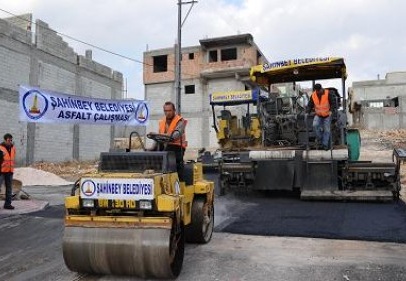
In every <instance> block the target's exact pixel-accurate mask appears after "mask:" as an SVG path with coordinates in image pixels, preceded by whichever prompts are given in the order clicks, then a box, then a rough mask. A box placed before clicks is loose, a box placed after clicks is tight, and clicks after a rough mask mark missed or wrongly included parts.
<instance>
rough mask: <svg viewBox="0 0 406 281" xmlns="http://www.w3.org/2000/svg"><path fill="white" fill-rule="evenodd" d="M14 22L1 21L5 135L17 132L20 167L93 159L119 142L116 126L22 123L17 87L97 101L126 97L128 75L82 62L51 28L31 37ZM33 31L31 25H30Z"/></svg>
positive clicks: (0, 96)
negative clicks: (89, 98)
mask: <svg viewBox="0 0 406 281" xmlns="http://www.w3.org/2000/svg"><path fill="white" fill-rule="evenodd" d="M12 22H13V19H12V18H9V19H7V20H3V19H0V35H1V36H0V108H2V110H0V135H1V136H2V135H3V134H4V133H6V132H10V133H11V134H13V137H14V142H15V144H16V146H17V150H18V154H17V164H18V165H27V164H30V163H33V162H36V161H53V162H59V161H69V160H73V159H77V160H94V159H96V158H98V156H99V154H100V152H101V151H108V150H109V149H110V147H112V146H113V144H114V133H115V129H114V126H97V127H96V126H90V125H73V124H58V125H56V124H55V125H54V124H40V123H27V122H22V121H19V105H18V86H19V85H21V84H24V85H32V86H37V87H40V88H42V89H46V90H51V91H57V92H63V93H67V94H71V95H80V96H87V97H93V98H104V99H110V98H111V99H113V98H114V99H121V98H122V97H123V91H122V90H123V75H122V74H121V73H120V72H118V71H113V70H112V69H111V68H110V67H107V66H103V65H101V64H99V63H97V62H93V61H92V60H91V59H84V57H82V59H80V58H79V57H78V56H77V55H76V53H75V52H74V51H73V49H72V48H71V47H69V46H68V44H67V43H66V42H64V41H63V40H62V38H61V37H60V36H59V35H57V33H56V32H55V31H53V30H49V26H48V25H47V24H46V23H44V22H42V21H39V20H38V21H37V26H36V33H35V38H36V41H35V43H32V42H31V39H32V33H31V31H29V30H24V29H22V28H21V26H23V27H24V25H23V24H22V23H21V22H20V23H19V22H18V20H15V21H14V22H16V24H17V25H13V24H12ZM26 28H27V29H29V28H28V27H26Z"/></svg>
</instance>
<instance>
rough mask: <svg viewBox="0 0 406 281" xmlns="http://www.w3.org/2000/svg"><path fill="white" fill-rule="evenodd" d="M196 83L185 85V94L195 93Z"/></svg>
mask: <svg viewBox="0 0 406 281" xmlns="http://www.w3.org/2000/svg"><path fill="white" fill-rule="evenodd" d="M194 93H195V85H185V94H194Z"/></svg>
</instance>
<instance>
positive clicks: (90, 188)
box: [63, 136, 214, 279]
mask: <svg viewBox="0 0 406 281" xmlns="http://www.w3.org/2000/svg"><path fill="white" fill-rule="evenodd" d="M165 138H167V137H165V136H162V137H161V139H160V140H162V139H165ZM130 144H131V140H130ZM213 200H214V183H213V182H210V181H206V180H204V179H203V172H202V165H201V163H199V162H193V163H186V164H185V168H184V180H183V181H180V180H179V177H178V174H177V171H176V159H175V155H174V153H173V152H169V151H131V149H127V150H126V151H119V152H117V151H115V152H103V153H101V155H100V161H99V165H98V171H97V172H94V173H90V174H86V175H84V176H82V177H81V178H80V179H79V180H78V181H77V182H76V184H75V187H74V189H73V192H72V194H71V196H68V197H66V198H65V209H66V214H65V230H64V235H63V258H64V260H65V264H66V266H67V267H68V268H69V269H70V270H72V271H75V272H79V273H90V274H109V275H110V274H111V275H130V276H138V277H142V278H166V279H173V278H176V277H177V276H178V275H179V274H180V272H181V269H182V264H183V257H184V248H185V242H190V243H202V244H204V243H208V242H209V241H210V239H211V236H212V233H213V224H214V205H213Z"/></svg>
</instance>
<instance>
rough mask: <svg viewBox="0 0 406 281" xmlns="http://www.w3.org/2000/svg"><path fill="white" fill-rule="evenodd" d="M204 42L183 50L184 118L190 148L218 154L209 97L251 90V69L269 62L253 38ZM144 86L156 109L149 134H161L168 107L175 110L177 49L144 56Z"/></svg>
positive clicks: (221, 38)
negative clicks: (168, 103) (169, 104)
mask: <svg viewBox="0 0 406 281" xmlns="http://www.w3.org/2000/svg"><path fill="white" fill-rule="evenodd" d="M199 42H200V45H198V46H193V47H185V48H182V59H181V62H182V74H181V85H182V89H181V105H182V106H181V109H182V112H181V114H182V116H183V117H184V118H185V119H187V120H188V125H187V140H188V145H189V148H201V147H205V148H216V147H217V140H216V133H215V131H214V129H213V127H212V126H213V118H212V113H211V107H210V103H209V97H210V94H211V93H213V92H217V91H238V90H247V89H249V88H250V87H251V86H252V85H251V82H250V79H249V71H250V68H251V67H252V66H254V65H258V64H262V63H264V62H267V60H266V58H265V57H264V55H263V54H262V52H261V51H260V49H259V48H258V47H257V45H256V44H255V43H254V39H253V36H252V35H251V34H241V35H234V36H226V37H219V38H211V39H202V40H200V41H199ZM144 84H145V99H146V100H147V101H149V103H150V108H151V115H150V118H151V119H150V122H149V125H148V127H147V132H150V131H155V132H157V131H158V120H159V119H161V118H162V116H163V110H162V105H163V104H164V102H165V101H172V102H173V103H175V104H176V89H175V49H174V47H171V48H165V49H159V50H151V51H147V52H144Z"/></svg>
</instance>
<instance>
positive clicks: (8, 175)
mask: <svg viewBox="0 0 406 281" xmlns="http://www.w3.org/2000/svg"><path fill="white" fill-rule="evenodd" d="M15 155H16V149H15V147H14V145H13V136H12V135H11V134H5V135H4V142H2V143H1V144H0V163H1V178H2V180H4V184H5V186H6V199H5V201H4V209H9V210H13V209H14V206H12V205H11V197H12V192H13V187H12V183H13V173H14V166H15ZM0 182H1V180H0Z"/></svg>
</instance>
